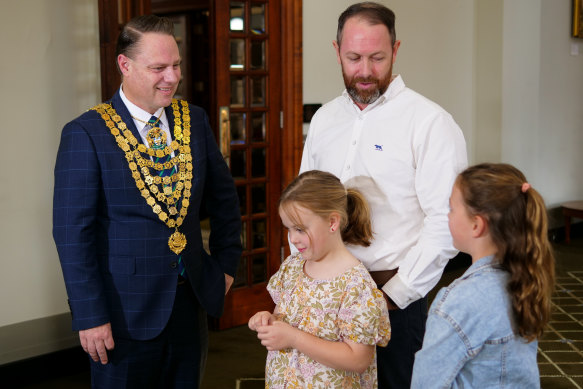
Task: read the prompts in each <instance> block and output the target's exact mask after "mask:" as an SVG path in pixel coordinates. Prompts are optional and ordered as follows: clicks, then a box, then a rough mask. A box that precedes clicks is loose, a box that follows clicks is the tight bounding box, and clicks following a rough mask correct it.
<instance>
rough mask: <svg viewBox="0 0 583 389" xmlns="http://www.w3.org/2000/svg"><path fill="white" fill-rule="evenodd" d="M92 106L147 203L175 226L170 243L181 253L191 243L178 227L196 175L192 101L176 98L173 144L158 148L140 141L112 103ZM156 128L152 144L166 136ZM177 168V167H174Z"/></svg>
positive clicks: (151, 137) (168, 222)
mask: <svg viewBox="0 0 583 389" xmlns="http://www.w3.org/2000/svg"><path fill="white" fill-rule="evenodd" d="M179 102H180V105H181V107H179V105H178V103H179ZM91 109H93V110H95V111H97V113H99V114H100V115H101V118H102V119H103V120H104V121H105V124H106V125H107V127H108V128H109V130H110V132H111V134H112V135H113V136H114V137H115V140H116V142H117V145H118V146H119V148H120V149H121V150H122V151H123V152H124V153H125V157H126V160H127V162H128V166H129V168H130V170H131V172H132V177H133V178H134V180H135V182H136V187H137V188H138V190H139V191H140V193H141V195H142V197H143V198H144V199H145V200H146V203H147V204H148V205H149V206H150V207H152V210H153V211H154V213H155V214H157V215H158V218H159V219H160V220H161V221H163V222H164V223H165V224H166V225H167V226H168V227H169V228H171V229H172V228H173V229H174V232H173V233H172V234H171V235H170V238H169V239H168V246H169V247H170V250H172V251H173V252H174V253H176V254H180V253H181V252H182V250H184V248H185V247H186V243H187V242H186V236H185V235H184V234H183V233H182V232H180V231H179V230H178V228H179V227H180V226H181V225H182V223H183V221H184V219H185V218H186V214H187V212H188V205H189V204H190V194H191V192H190V190H191V188H192V177H193V174H192V152H191V149H190V110H189V108H188V103H187V102H186V101H184V100H180V101H178V100H176V99H172V111H173V115H174V139H173V141H172V143H171V144H170V146H165V147H158V148H155V147H146V145H144V144H143V143H141V142H139V141H138V139H136V137H135V136H134V135H133V134H132V132H131V131H130V129H129V128H127V125H126V124H125V123H124V122H123V121H122V119H121V117H120V116H119V115H118V114H117V112H116V111H115V109H113V107H112V106H111V104H106V103H102V104H99V105H97V106H95V107H93V108H91ZM181 111H182V115H181V114H180V113H181ZM153 130H154V131H153V132H152V131H151V132H150V133H149V134H148V142H149V143H150V144H151V145H153V144H154V142H156V140H159V139H160V138H161V136H162V134H161V133H160V134H156V133H155V131H156V130H157V131H160V128H158V127H155V128H153ZM158 143H159V142H158ZM172 153H174V154H175V156H174V157H171V155H172ZM159 161H166V162H159ZM173 167H177V169H172V168H173ZM168 169H172V173H171V174H170V175H165V176H163V175H162V172H163V171H164V170H168Z"/></svg>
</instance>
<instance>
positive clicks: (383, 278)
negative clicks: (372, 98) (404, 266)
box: [369, 268, 399, 288]
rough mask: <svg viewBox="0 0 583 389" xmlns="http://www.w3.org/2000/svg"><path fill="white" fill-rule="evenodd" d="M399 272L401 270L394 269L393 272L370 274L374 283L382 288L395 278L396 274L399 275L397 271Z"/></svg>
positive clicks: (384, 271)
mask: <svg viewBox="0 0 583 389" xmlns="http://www.w3.org/2000/svg"><path fill="white" fill-rule="evenodd" d="M398 270H399V268H396V269H393V270H379V271H371V272H369V273H370V276H371V277H372V279H373V281H374V282H375V283H376V284H377V286H378V287H379V288H380V287H382V286H383V285H384V284H386V283H387V282H388V281H389V280H390V279H391V278H393V276H394V275H395V274H397V271H398Z"/></svg>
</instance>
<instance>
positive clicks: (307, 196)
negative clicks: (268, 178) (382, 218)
mask: <svg viewBox="0 0 583 389" xmlns="http://www.w3.org/2000/svg"><path fill="white" fill-rule="evenodd" d="M293 206H300V207H303V208H306V209H308V210H310V211H312V212H313V213H315V214H316V215H318V216H320V217H322V218H328V217H329V216H330V214H331V213H333V212H336V213H338V214H339V215H340V218H341V220H340V231H341V235H342V240H343V241H344V243H349V244H355V245H360V246H370V242H371V240H372V226H371V221H370V208H369V206H368V202H367V201H366V199H365V198H364V196H363V194H362V193H360V191H358V190H357V189H354V188H345V187H344V185H342V183H341V182H340V180H339V179H338V178H337V177H336V176H334V175H333V174H330V173H327V172H323V171H320V170H310V171H307V172H304V173H302V174H300V175H299V176H298V177H296V178H295V179H294V180H293V181H292V182H291V183H290V184H289V185H288V187H287V188H285V190H284V191H283V193H282V194H281V198H280V199H279V208H280V209H282V210H283V211H284V212H285V213H286V214H287V215H288V217H289V218H290V220H292V221H293V222H294V223H295V224H296V225H297V226H299V227H303V226H302V225H301V224H300V221H299V219H298V217H297V215H295V214H294V212H293Z"/></svg>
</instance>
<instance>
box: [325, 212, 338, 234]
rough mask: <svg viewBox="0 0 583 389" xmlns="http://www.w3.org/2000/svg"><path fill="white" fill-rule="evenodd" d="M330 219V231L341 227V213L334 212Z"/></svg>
mask: <svg viewBox="0 0 583 389" xmlns="http://www.w3.org/2000/svg"><path fill="white" fill-rule="evenodd" d="M328 220H329V223H330V232H334V231H336V230H337V229H338V228H339V227H340V215H339V214H338V213H337V212H332V213H331V214H330V217H329V218H328Z"/></svg>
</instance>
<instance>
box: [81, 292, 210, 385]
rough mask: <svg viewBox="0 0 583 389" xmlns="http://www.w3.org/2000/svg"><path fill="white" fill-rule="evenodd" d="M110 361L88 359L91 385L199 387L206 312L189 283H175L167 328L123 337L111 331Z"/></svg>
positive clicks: (206, 343)
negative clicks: (142, 337)
mask: <svg viewBox="0 0 583 389" xmlns="http://www.w3.org/2000/svg"><path fill="white" fill-rule="evenodd" d="M113 340H114V342H115V348H114V349H113V350H111V351H108V352H107V354H108V357H109V363H108V364H106V365H102V364H101V363H96V362H93V360H91V358H89V360H90V361H91V387H92V388H103V389H117V388H140V389H142V388H164V389H165V388H191V389H192V388H198V387H199V386H200V382H201V381H202V376H203V371H204V365H205V362H206V356H207V348H208V330H207V322H206V313H205V312H204V310H203V309H202V308H201V306H200V304H199V303H198V300H197V299H196V297H195V295H194V293H193V291H192V287H191V286H190V283H188V282H185V283H183V284H181V285H178V287H177V289H176V298H175V300H174V306H173V307H172V314H171V315H170V319H169V321H168V324H167V325H166V328H165V329H164V330H163V331H162V332H161V333H160V335H158V336H157V337H155V338H154V339H150V340H133V339H123V338H119V337H117V338H116V336H115V333H114V334H113Z"/></svg>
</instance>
